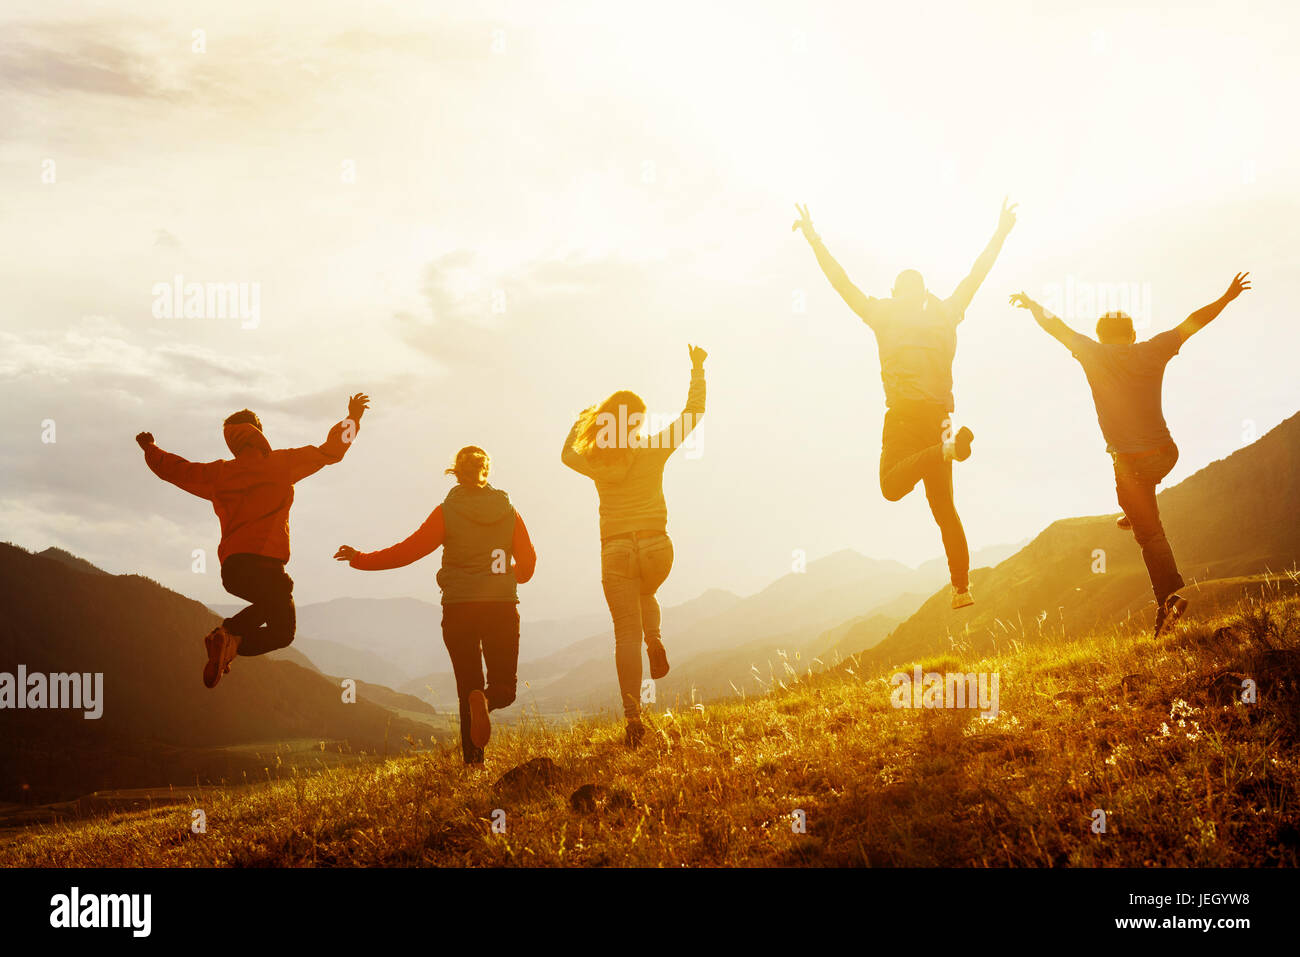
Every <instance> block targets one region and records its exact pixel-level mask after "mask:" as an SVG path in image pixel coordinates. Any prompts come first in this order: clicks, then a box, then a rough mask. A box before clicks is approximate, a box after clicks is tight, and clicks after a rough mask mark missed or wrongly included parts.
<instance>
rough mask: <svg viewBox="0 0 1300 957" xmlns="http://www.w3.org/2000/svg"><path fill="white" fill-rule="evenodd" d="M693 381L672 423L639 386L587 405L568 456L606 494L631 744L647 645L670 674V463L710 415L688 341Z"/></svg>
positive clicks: (609, 582) (603, 536)
mask: <svg viewBox="0 0 1300 957" xmlns="http://www.w3.org/2000/svg"><path fill="white" fill-rule="evenodd" d="M687 348H688V349H689V350H690V357H691V385H690V390H689V391H688V393H687V396H686V408H685V409H684V410H683V411H682V414H681V415H680V416H678V417H677V419H676V420H675V421H674V422H672V423H671V424H670V425H669V426H668V427H667V428H665V429H663V430H661V431H659V432H655V433H648V432H647V431H645V428H644V427H645V426H646V425H647V423H646V405H645V402H644V401H643V400H642V399H641V397H640V396H639V395H637V394H636V393H635V392H628V391H626V390H623V391H619V392H615V393H614V394H613V395H611V396H610V397H609V398H608V399H606V400H605V401H604V402H601V403H600V404H599V405H593V406H591V407H590V408H588V409H585V410H584V411H583V412H582V414H581V415H579V416H578V420H577V421H576V422H574V423H573V428H571V429H570V430H569V435H568V437H567V438H566V439H565V440H564V451H563V453H562V454H561V460H562V461H563V462H564V464H565V465H567V466H568V467H569V468H571V469H573V470H574V471H575V472H580V473H582V474H583V475H585V476H587V477H588V478H590V479H591V480H592V481H594V482H595V483H596V493H597V495H598V496H599V498H600V583H601V587H602V588H603V589H604V592H605V601H606V603H607V604H608V605H609V613H610V616H611V617H612V618H613V620H614V664H615V667H616V668H617V671H618V687H619V692H620V694H621V695H622V699H623V715H624V717H625V718H626V719H627V739H626V740H627V744H628V746H629V747H633V748H635V747H637V746H638V745H639V744H640V743H641V740H642V738H644V737H645V727H644V726H643V725H642V723H641V674H642V671H641V643H642V641H644V642H645V646H646V654H647V656H648V657H649V659H650V677H651V678H653V679H656V680H658V679H659V678H662V677H663V676H664V675H666V674H668V653H667V651H666V650H665V649H664V644H663V636H662V634H661V633H660V610H659V601H658V599H657V598H655V592H656V591H658V589H659V586H660V585H662V584H663V583H664V580H665V579H666V578H667V577H668V572H669V571H671V569H672V567H673V542H672V539H670V538H669V537H668V506H667V504H666V503H665V502H664V486H663V479H664V466H665V465H666V464H667V462H668V457H669V456H670V455H672V454H673V452H674V451H675V450H676V449H677V448H679V447H680V446H681V445H682V444H683V442H684V441H685V439H686V437H687V436H688V435H690V433H691V431H692V430H693V429H694V428H695V426H696V425H697V424H699V421H700V418H701V417H702V416H703V415H704V360H705V359H706V358H707V357H708V353H707V352H705V351H704V350H703V349H700V348H697V347H696V346H688V347H687Z"/></svg>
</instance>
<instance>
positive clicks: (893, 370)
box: [867, 294, 960, 412]
mask: <svg viewBox="0 0 1300 957" xmlns="http://www.w3.org/2000/svg"><path fill="white" fill-rule="evenodd" d="M870 302H871V304H872V305H871V308H870V313H869V314H870V316H871V318H870V320H868V321H867V324H868V325H869V326H870V327H871V330H872V331H873V332H874V333H875V335H876V345H877V347H878V349H879V351H880V381H881V383H882V384H883V385H884V387H885V405H886V406H887V407H889V408H897V407H899V406H902V405H906V404H907V403H912V402H934V403H937V404H939V405H942V406H943V408H944V410H945V411H948V412H951V411H952V410H953V405H954V403H953V396H952V363H953V359H954V358H955V357H956V355H957V323H958V322H959V321H960V315H959V314H957V315H954V310H953V309H952V308H951V307H950V306H949V305H948V304H947V303H946V302H945V301H944V300H942V299H940V298H939V297H938V296H935V295H932V294H930V295H927V296H926V297H925V298H924V299H922V300H921V301H920V302H919V303H918V302H914V301H908V300H900V299H894V298H890V299H872V300H870Z"/></svg>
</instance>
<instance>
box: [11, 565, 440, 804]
mask: <svg viewBox="0 0 1300 957" xmlns="http://www.w3.org/2000/svg"><path fill="white" fill-rule="evenodd" d="M0 605H3V607H4V608H5V614H4V615H3V616H0V670H4V671H6V672H10V673H12V672H14V671H15V669H16V668H17V666H18V665H20V664H22V665H25V666H26V667H27V670H28V673H29V674H31V673H58V672H79V673H91V674H95V673H102V675H103V687H102V692H103V714H102V716H101V717H100V718H98V719H97V720H89V721H88V720H86V719H85V718H84V717H83V714H82V711H80V710H77V709H61V710H29V709H23V710H6V711H5V712H4V727H5V733H4V734H3V735H0V801H12V802H16V803H23V804H42V803H47V802H50V801H62V800H68V799H71V798H75V797H78V796H80V795H82V794H85V793H87V792H89V791H93V790H98V789H104V788H122V787H146V786H147V787H154V786H162V785H167V784H182V783H183V784H189V783H192V782H194V781H195V780H196V778H199V779H205V780H208V779H220V778H222V777H226V776H228V775H230V774H232V773H233V772H234V771H235V770H237V769H239V768H240V767H242V768H244V769H246V770H250V771H256V770H258V769H259V768H260V767H261V765H260V763H257V762H256V761H255V759H252V758H247V759H245V758H244V757H242V756H241V754H240V753H238V752H236V751H233V750H231V746H232V745H244V744H253V745H258V746H265V745H266V744H267V743H268V742H275V741H286V740H292V739H300V738H301V739H316V740H317V741H325V742H335V743H338V742H346V743H347V748H346V750H350V751H353V752H359V751H369V752H376V751H379V752H383V751H385V749H386V748H388V746H389V745H390V744H394V745H395V744H398V743H400V742H401V741H402V739H403V738H405V737H406V736H408V735H414V736H419V737H427V736H428V735H430V734H438V735H445V734H446V731H445V729H444V728H443V727H441V726H440V725H442V724H444V723H445V722H442V721H440V719H438V718H437V717H436V716H434V715H432V714H430V713H429V712H428V709H427V708H426V707H425V705H424V704H423V703H422V702H420V701H418V700H415V699H413V698H411V697H409V696H406V695H399V694H397V693H396V692H393V691H391V690H389V689H387V688H377V687H374V686H371V685H366V684H362V685H360V686H359V688H358V694H357V699H356V701H355V703H345V702H344V701H343V696H342V692H341V688H340V684H339V682H338V681H336V680H335V679H333V678H329V677H326V676H325V675H322V674H320V673H319V672H317V671H315V670H312V669H310V668H305V667H301V666H299V665H297V664H294V663H293V662H291V661H285V660H273V659H271V658H270V657H269V656H263V657H260V658H241V659H239V660H238V661H237V662H236V663H235V665H234V667H232V669H231V673H230V675H229V676H228V677H226V678H225V679H224V680H223V681H222V682H221V684H220V685H219V686H218V687H217V688H216V689H215V690H211V691H210V690H208V689H207V688H205V687H203V682H202V677H201V673H202V668H203V662H204V660H205V659H206V654H205V651H204V647H203V636H204V635H205V634H206V633H207V632H208V631H209V630H210V629H211V628H212V627H213V626H214V625H216V624H217V623H218V622H219V621H220V619H218V618H217V616H216V615H214V614H213V613H212V612H211V611H209V610H208V609H207V608H205V607H204V606H203V605H201V604H199V603H198V602H196V601H193V600H191V599H189V598H186V597H184V596H182V595H178V594H176V593H175V592H173V591H169V590H168V589H165V588H163V587H161V586H160V585H159V584H158V583H157V582H154V581H150V580H149V579H146V578H142V577H140V576H138V575H108V574H105V573H103V572H101V571H100V570H98V569H95V568H94V567H93V566H90V565H88V564H86V563H84V562H81V561H80V560H78V559H75V558H73V557H72V556H68V555H67V554H66V553H57V554H51V553H43V554H41V555H33V554H31V553H29V552H27V551H25V550H23V549H21V548H18V547H16V546H13V545H9V544H0ZM399 711H400V713H398V712H399ZM419 712H424V715H423V716H421V715H419V714H418V713H419ZM426 718H427V720H425V719H426ZM388 753H392V752H391V749H390V750H389V751H388Z"/></svg>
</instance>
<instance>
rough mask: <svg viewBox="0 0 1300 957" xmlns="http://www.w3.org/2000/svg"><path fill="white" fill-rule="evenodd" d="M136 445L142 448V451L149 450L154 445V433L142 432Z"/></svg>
mask: <svg viewBox="0 0 1300 957" xmlns="http://www.w3.org/2000/svg"><path fill="white" fill-rule="evenodd" d="M135 444H136V445H138V446H140V448H142V449H147V448H148V447H149V446H151V445H153V444H154V442H153V433H152V432H141V433H140V434H139V435H137V436H136V437H135Z"/></svg>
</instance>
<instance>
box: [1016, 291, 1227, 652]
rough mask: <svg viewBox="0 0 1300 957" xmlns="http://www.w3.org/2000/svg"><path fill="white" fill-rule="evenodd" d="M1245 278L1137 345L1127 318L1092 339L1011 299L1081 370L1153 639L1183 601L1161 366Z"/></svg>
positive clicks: (1022, 297)
mask: <svg viewBox="0 0 1300 957" xmlns="http://www.w3.org/2000/svg"><path fill="white" fill-rule="evenodd" d="M1248 276H1249V273H1238V274H1237V275H1236V276H1234V277H1233V280H1232V283H1231V284H1230V285H1229V286H1228V291H1227V292H1225V293H1224V294H1223V295H1222V296H1220V297H1219V298H1218V299H1216V300H1215V301H1214V302H1212V303H1210V304H1209V305H1207V306H1203V307H1202V308H1200V309H1198V310H1196V311H1195V312H1193V313H1192V314H1191V315H1189V316H1188V317H1187V318H1186V319H1184V320H1183V321H1182V322H1181V323H1179V324H1178V325H1177V326H1175V327H1174V328H1173V329H1170V330H1169V331H1168V332H1162V333H1160V334H1159V335H1157V336H1152V337H1151V338H1150V339H1148V340H1147V341H1145V342H1138V341H1137V333H1136V331H1135V330H1134V327H1133V319H1132V318H1131V317H1130V316H1128V315H1127V314H1125V313H1123V312H1118V311H1116V312H1108V313H1106V314H1105V315H1104V316H1102V317H1101V318H1100V319H1098V320H1097V338H1096V339H1092V338H1090V337H1089V336H1085V335H1084V334H1083V333H1080V332H1076V331H1075V330H1074V329H1071V328H1070V327H1069V326H1068V325H1066V323H1065V322H1064V321H1062V320H1061V318H1060V317H1059V316H1054V315H1052V314H1051V313H1049V312H1048V311H1047V310H1046V309H1044V308H1043V307H1042V305H1041V304H1039V303H1037V302H1035V301H1034V300H1033V299H1031V298H1030V297H1029V296H1028V295H1026V294H1025V293H1023V292H1018V293H1013V294H1012V296H1011V297H1010V301H1011V304H1012V305H1013V306H1018V307H1020V308H1022V309H1027V310H1028V311H1029V313H1030V315H1032V316H1033V317H1034V321H1035V322H1037V323H1038V325H1039V326H1040V327H1041V328H1042V329H1043V331H1044V332H1046V333H1047V334H1048V335H1050V336H1051V337H1052V338H1054V339H1055V340H1056V341H1057V342H1059V343H1061V344H1062V345H1063V346H1065V347H1066V348H1067V349H1069V350H1070V353H1071V354H1072V355H1073V356H1074V357H1075V358H1076V359H1078V360H1079V364H1080V365H1081V366H1083V372H1084V375H1085V376H1087V379H1088V386H1089V388H1091V389H1092V398H1093V404H1094V405H1095V406H1096V409H1097V423H1098V424H1099V425H1100V426H1101V433H1102V435H1103V436H1104V437H1105V439H1106V451H1107V452H1109V453H1110V457H1111V461H1112V463H1113V465H1114V469H1115V497H1116V500H1117V501H1118V502H1119V507H1120V508H1121V509H1123V515H1121V516H1120V518H1119V521H1118V522H1116V524H1117V525H1119V527H1120V528H1125V529H1131V530H1132V531H1133V537H1134V539H1135V540H1136V541H1137V543H1138V546H1139V547H1140V548H1141V549H1142V561H1143V562H1144V563H1145V564H1146V567H1147V575H1148V576H1149V577H1150V579H1151V589H1152V592H1153V593H1154V595H1155V600H1156V628H1155V633H1156V637H1159V636H1160V635H1161V634H1162V633H1163V632H1164V631H1165V629H1167V628H1170V627H1172V626H1173V625H1174V624H1175V623H1176V622H1177V621H1178V619H1179V618H1180V617H1181V616H1182V615H1183V613H1184V612H1185V611H1186V610H1187V599H1186V598H1185V597H1183V596H1182V595H1180V594H1178V590H1179V589H1180V588H1182V587H1183V585H1184V582H1183V578H1182V575H1180V574H1179V572H1178V564H1177V562H1176V561H1175V560H1174V552H1173V547H1172V546H1171V545H1170V544H1169V539H1168V536H1166V535H1165V529H1164V525H1163V523H1162V522H1161V521H1160V506H1159V503H1158V501H1157V499H1156V488H1157V486H1159V484H1160V483H1161V482H1162V481H1164V479H1165V476H1167V475H1168V474H1169V473H1170V471H1172V470H1173V467H1174V465H1176V464H1177V462H1178V446H1177V445H1175V444H1174V440H1173V437H1172V436H1171V435H1170V434H1169V426H1168V425H1167V424H1166V423H1165V416H1164V411H1163V410H1162V408H1161V390H1162V388H1163V385H1164V376H1165V366H1166V365H1168V364H1169V360H1170V359H1172V358H1173V357H1174V356H1176V355H1177V354H1178V351H1179V349H1181V348H1182V345H1183V343H1184V342H1186V341H1187V340H1188V339H1189V338H1191V337H1192V336H1193V335H1194V334H1195V333H1196V332H1198V331H1199V330H1200V329H1203V328H1204V327H1205V326H1206V324H1208V323H1209V322H1211V321H1213V319H1214V317H1215V316H1217V315H1218V314H1219V313H1220V312H1222V311H1223V309H1224V307H1225V306H1227V304H1228V303H1230V302H1232V300H1234V299H1236V298H1237V296H1239V295H1241V293H1242V292H1244V291H1245V290H1247V289H1249V288H1250V281H1249V279H1248V278H1247V277H1248Z"/></svg>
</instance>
